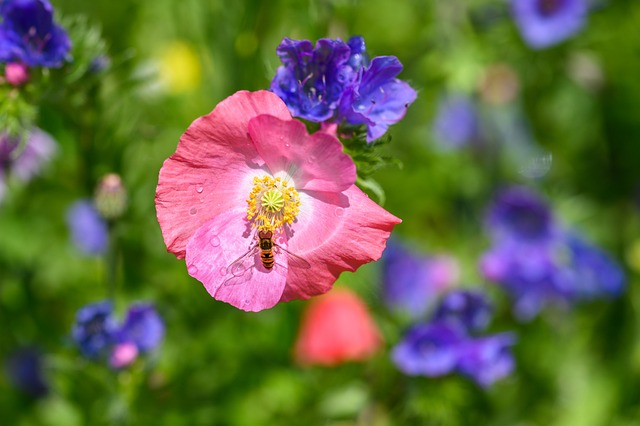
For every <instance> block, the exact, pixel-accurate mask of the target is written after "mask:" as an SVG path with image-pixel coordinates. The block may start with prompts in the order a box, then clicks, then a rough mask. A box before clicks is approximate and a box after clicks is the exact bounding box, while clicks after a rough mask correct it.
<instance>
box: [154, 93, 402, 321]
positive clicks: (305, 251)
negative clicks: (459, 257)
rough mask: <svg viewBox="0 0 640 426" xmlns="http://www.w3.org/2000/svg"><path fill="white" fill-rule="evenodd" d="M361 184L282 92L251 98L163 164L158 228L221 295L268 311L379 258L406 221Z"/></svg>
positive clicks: (190, 135)
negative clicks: (295, 112) (297, 115)
mask: <svg viewBox="0 0 640 426" xmlns="http://www.w3.org/2000/svg"><path fill="white" fill-rule="evenodd" d="M355 179H356V168H355V165H354V164H353V161H352V160H351V158H350V157H349V156H348V155H346V154H344V153H343V151H342V145H341V144H340V142H339V141H338V140H337V139H336V138H335V137H333V136H331V135H328V134H326V133H323V132H317V133H315V134H312V135H309V134H308V133H307V130H306V127H305V126H304V124H303V123H302V122H300V121H297V120H294V119H292V117H291V114H290V113H289V111H288V109H287V107H286V105H285V104H284V102H282V100H280V98H279V97H278V96H277V95H275V94H273V93H271V92H267V91H259V92H246V91H241V92H237V93H236V94H234V95H232V96H230V97H229V98H227V99H225V100H223V101H222V102H220V103H219V104H218V105H217V106H216V108H215V109H214V110H213V111H212V112H211V113H209V114H207V115H205V116H203V117H200V118H198V119H197V120H195V121H194V122H193V123H192V124H191V126H189V128H188V129H187V131H186V132H185V133H184V135H183V136H182V137H181V138H180V143H179V144H178V148H177V150H176V152H175V153H174V154H173V155H172V156H171V157H169V158H168V159H167V160H166V161H165V162H164V165H163V166H162V169H161V170H160V176H159V180H158V187H157V190H156V210H157V215H158V222H159V223H160V228H161V229H162V234H163V236H164V241H165V244H166V245H167V249H168V251H170V252H171V253H174V254H175V255H176V257H178V258H179V259H182V258H185V259H186V264H187V270H188V272H189V274H190V275H191V276H192V277H194V278H196V279H198V280H199V281H201V282H202V283H203V284H204V286H205V288H206V289H207V291H208V292H209V294H211V296H213V297H214V298H216V299H218V300H221V301H224V302H227V303H229V304H231V305H233V306H235V307H237V308H240V309H242V310H245V311H260V310H263V309H267V308H271V307H273V306H274V305H276V304H277V303H279V302H286V301H289V300H293V299H307V298H309V297H311V296H314V295H318V294H323V293H325V292H327V291H328V290H330V289H331V287H332V285H333V283H334V282H335V280H336V279H337V278H338V276H339V275H340V273H341V272H342V271H354V270H355V269H357V268H358V267H359V266H360V265H362V264H364V263H367V262H370V261H373V260H377V259H379V258H380V256H381V254H382V251H383V249H384V246H385V242H386V240H387V238H388V237H389V233H390V232H391V230H392V228H393V226H394V225H396V224H397V223H399V222H400V220H399V219H398V218H396V217H395V216H393V215H392V214H390V213H388V212H387V211H385V210H384V209H382V208H381V207H380V206H378V205H377V204H376V203H374V202H373V201H371V200H370V199H369V198H368V197H367V196H366V195H365V194H364V193H363V192H362V191H360V190H359V189H358V188H357V187H356V186H355V185H354V182H355ZM259 242H260V243H262V244H261V247H260V248H258V243H259ZM290 253H292V254H290Z"/></svg>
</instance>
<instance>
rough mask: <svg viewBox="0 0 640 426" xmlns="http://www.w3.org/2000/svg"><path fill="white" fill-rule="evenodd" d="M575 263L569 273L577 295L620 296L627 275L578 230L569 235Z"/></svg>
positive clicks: (581, 297)
mask: <svg viewBox="0 0 640 426" xmlns="http://www.w3.org/2000/svg"><path fill="white" fill-rule="evenodd" d="M565 241H566V244H567V248H568V251H569V253H570V255H571V259H572V261H571V263H570V264H569V265H567V266H568V267H566V268H565V269H564V270H563V271H564V272H566V273H567V277H566V279H567V280H570V282H571V285H572V289H573V292H574V295H575V297H578V298H580V299H593V298H598V297H607V296H618V295H620V294H621V293H622V292H623V290H624V288H625V275H624V272H623V271H622V269H621V268H620V266H619V265H618V264H617V263H616V262H614V260H613V259H611V257H610V256H609V255H608V254H607V253H605V252H604V251H602V250H600V249H599V248H597V247H595V246H594V245H592V244H589V243H588V242H586V241H585V240H584V239H583V238H581V237H580V236H578V235H577V234H575V233H569V234H567V235H566V237H565Z"/></svg>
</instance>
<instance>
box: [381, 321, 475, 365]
mask: <svg viewBox="0 0 640 426" xmlns="http://www.w3.org/2000/svg"><path fill="white" fill-rule="evenodd" d="M465 340H466V336H465V334H464V332H463V331H462V330H461V329H460V328H459V327H457V326H455V325H453V324H449V323H444V322H436V323H430V324H419V325H416V326H414V327H413V328H411V329H410V330H409V332H408V333H407V334H406V335H405V337H404V338H403V339H402V341H401V342H400V343H399V344H398V345H396V346H395V347H394V348H393V350H392V353H391V357H392V359H393V362H394V364H395V365H396V366H397V367H398V368H399V369H400V371H402V372H403V373H405V374H407V375H409V376H428V377H438V376H444V375H446V374H449V373H451V372H453V370H454V369H455V368H456V366H457V365H458V362H459V359H460V355H461V348H462V343H463V342H464V341H465Z"/></svg>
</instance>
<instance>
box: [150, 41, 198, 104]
mask: <svg viewBox="0 0 640 426" xmlns="http://www.w3.org/2000/svg"><path fill="white" fill-rule="evenodd" d="M201 71H202V67H201V64H200V60H199V58H198V55H197V54H196V52H195V50H194V48H193V47H192V46H191V45H190V44H188V43H185V42H183V41H174V42H172V43H170V44H169V45H168V46H167V47H166V49H164V51H162V53H161V54H160V58H159V60H158V75H159V78H160V81H161V83H162V85H163V86H164V87H165V88H166V90H168V91H169V92H171V93H174V94H179V93H184V92H188V91H191V90H193V89H195V88H196V87H198V86H199V85H200V79H201V74H202V72H201Z"/></svg>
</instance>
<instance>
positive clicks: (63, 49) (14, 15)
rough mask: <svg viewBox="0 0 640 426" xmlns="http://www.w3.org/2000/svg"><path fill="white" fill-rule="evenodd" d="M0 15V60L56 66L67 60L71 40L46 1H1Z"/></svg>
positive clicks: (31, 65)
mask: <svg viewBox="0 0 640 426" xmlns="http://www.w3.org/2000/svg"><path fill="white" fill-rule="evenodd" d="M0 16H2V22H1V23H0V62H22V63H24V64H26V65H28V66H30V67H37V66H42V67H59V66H61V65H62V63H63V62H64V61H65V60H66V59H67V57H68V55H69V50H70V49H71V42H70V40H69V37H68V36H67V33H66V32H65V31H64V29H63V28H62V27H60V26H58V25H56V24H55V23H54V22H53V7H52V6H51V4H50V3H49V2H48V1H47V0H4V1H2V2H0Z"/></svg>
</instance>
